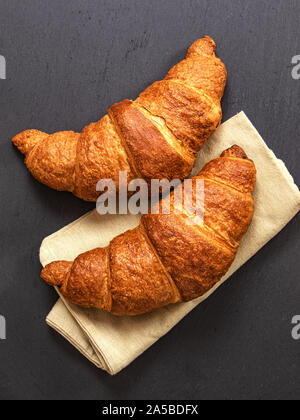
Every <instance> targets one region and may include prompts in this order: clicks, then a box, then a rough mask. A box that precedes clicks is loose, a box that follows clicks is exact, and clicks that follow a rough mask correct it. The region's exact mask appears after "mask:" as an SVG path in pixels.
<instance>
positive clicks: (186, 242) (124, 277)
mask: <svg viewBox="0 0 300 420" xmlns="http://www.w3.org/2000/svg"><path fill="white" fill-rule="evenodd" d="M196 179H201V180H203V182H204V193H205V199H204V223H203V224H201V225H200V224H199V225H197V224H192V223H190V221H189V220H190V215H189V214H188V213H186V212H185V211H184V209H183V213H181V214H180V213H179V212H176V208H175V206H173V207H172V205H171V212H170V214H147V215H145V216H143V217H142V219H141V223H140V225H139V226H138V227H137V228H136V229H134V230H131V231H128V232H126V233H125V234H123V235H120V236H118V237H117V238H115V239H114V240H113V241H112V242H111V243H110V245H109V246H108V247H106V248H97V249H94V250H92V251H89V252H86V253H84V254H82V255H79V257H77V258H76V259H75V261H74V262H68V261H55V262H53V263H51V264H49V265H47V266H46V267H45V268H44V269H43V271H42V273H41V277H42V279H43V280H45V281H46V282H47V283H48V284H50V285H52V286H57V287H59V288H60V291H61V293H62V295H63V296H64V297H65V298H67V299H68V300H70V301H71V302H73V303H75V304H77V305H80V306H83V307H94V308H99V309H103V310H105V311H107V312H110V313H112V314H113V315H118V316H131V315H139V314H143V313H146V312H149V311H152V310H154V309H157V308H160V307H162V306H165V305H168V304H171V303H176V302H185V301H189V300H192V299H195V298H197V297H199V296H202V295H203V294H205V293H206V292H208V291H209V290H210V289H211V288H212V287H213V286H214V285H215V284H216V283H217V282H219V281H220V279H221V278H222V277H223V276H224V275H225V273H226V272H227V271H228V269H229V267H230V266H231V264H232V262H233V260H234V258H235V255H236V253H237V250H238V246H239V241H240V240H241V238H242V236H243V235H244V234H245V233H246V231H247V229H248V227H249V225H250V223H251V221H252V218H253V214H254V202H253V197H252V194H251V192H252V191H253V189H254V187H255V183H256V169H255V165H254V163H253V162H252V161H251V160H249V159H248V158H247V156H246V154H245V152H244V151H243V150H242V149H241V148H240V147H238V146H233V147H232V148H231V149H229V150H227V151H225V152H223V154H222V155H221V157H220V158H218V159H215V160H213V161H211V162H210V163H208V164H207V165H206V166H205V167H204V168H203V169H202V171H201V172H200V173H199V175H198V176H197V177H195V178H193V180H196ZM193 193H194V194H195V189H193ZM172 194H174V191H173V193H172ZM194 198H195V197H193V199H194ZM170 201H171V203H173V205H174V202H175V201H174V200H170Z"/></svg>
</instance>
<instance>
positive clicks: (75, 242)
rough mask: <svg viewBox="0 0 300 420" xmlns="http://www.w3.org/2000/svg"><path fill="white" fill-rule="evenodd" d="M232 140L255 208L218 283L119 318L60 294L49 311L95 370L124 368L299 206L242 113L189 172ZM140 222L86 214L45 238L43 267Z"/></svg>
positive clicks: (287, 178)
mask: <svg viewBox="0 0 300 420" xmlns="http://www.w3.org/2000/svg"><path fill="white" fill-rule="evenodd" d="M233 144H238V145H240V146H241V147H243V148H244V150H245V151H246V153H247V155H248V156H249V158H251V159H253V160H254V162H255V165H256V168H257V187H256V189H255V204H256V208H255V216H254V219H253V222H252V224H251V227H250V229H249V231H248V233H247V234H246V235H245V237H244V238H243V240H242V242H241V245H240V249H239V252H238V255H237V257H236V259H235V261H234V263H233V265H232V267H231V269H230V271H229V273H228V274H227V275H226V276H225V277H224V278H223V279H222V282H221V283H219V284H218V285H217V286H215V287H214V288H213V290H211V291H210V292H209V293H208V294H206V295H205V296H203V297H201V298H199V299H196V300H194V301H192V302H188V303H184V304H176V305H170V306H168V307H165V308H162V309H159V310H156V311H154V312H152V313H150V314H146V315H142V316H138V317H133V318H130V317H124V318H117V317H114V316H111V315H110V314H107V313H105V312H102V311H100V310H94V309H82V308H80V307H77V306H75V305H73V304H71V303H69V302H67V301H65V300H64V299H63V298H60V299H59V301H58V302H57V304H56V305H55V306H54V308H53V309H52V311H51V312H50V314H49V315H48V317H47V323H48V324H49V325H50V326H51V327H53V328H54V329H55V330H56V331H58V332H59V333H60V334H62V335H63V336H64V337H65V338H66V339H67V340H69V341H70V342H71V343H72V344H73V345H74V346H75V347H76V348H77V349H78V350H79V351H80V352H81V353H82V354H83V355H84V356H86V357H87V358H88V359H89V360H90V361H92V362H93V363H94V364H95V365H96V366H98V367H99V368H101V369H104V370H106V371H107V372H109V373H110V374H116V373H118V372H119V371H120V370H122V369H123V368H125V367H126V366H127V365H128V364H129V363H131V362H132V361H133V360H134V359H135V358H136V357H138V356H139V355H140V354H142V353H143V352H144V351H145V350H146V349H147V348H149V347H150V346H151V345H152V344H153V343H155V342H156V341H157V340H158V339H159V338H160V337H162V336H163V335H165V334H166V333H167V332H168V331H169V330H170V329H171V328H172V327H174V325H176V324H177V323H178V322H179V321H180V320H181V319H182V318H183V317H184V316H185V315H187V314H188V313H189V312H190V311H191V310H192V309H193V308H195V306H197V305H198V304H199V303H201V302H203V301H204V300H205V299H206V298H207V297H208V296H209V295H211V294H212V293H213V292H214V291H215V290H216V289H217V288H218V287H219V286H220V285H221V284H222V283H223V282H224V281H225V280H227V279H228V278H229V277H230V276H231V275H232V274H233V273H234V272H235V271H236V270H237V269H238V268H239V267H241V265H243V264H244V263H245V262H246V261H247V260H249V259H250V258H251V257H252V256H253V255H254V254H255V253H256V252H258V250H259V249H260V248H262V247H263V246H264V245H265V244H266V243H267V242H268V241H269V240H270V239H271V238H273V237H274V236H275V235H276V234H277V233H278V232H280V230H282V229H283V228H284V226H285V225H286V224H287V223H288V222H289V221H290V220H291V219H292V218H293V217H294V216H295V215H296V214H297V213H298V211H299V210H300V192H299V190H298V188H297V186H296V185H295V184H294V181H293V179H292V177H291V175H290V174H289V172H288V170H287V169H286V167H285V165H284V163H283V162H282V161H281V160H279V159H277V158H276V156H275V155H274V153H273V152H272V151H271V150H270V149H269V148H268V147H267V146H266V144H265V143H264V141H263V140H262V138H261V137H260V135H259V134H258V132H257V131H256V130H255V128H254V127H253V125H252V124H251V123H250V121H249V120H248V119H247V117H246V115H245V114H244V113H240V114H239V115H237V116H235V117H234V118H231V119H230V120H229V121H227V122H226V123H224V124H223V125H222V126H221V127H220V128H219V129H218V130H217V132H216V133H215V134H214V135H213V138H212V139H211V140H210V141H209V142H208V143H207V144H206V145H205V147H204V148H203V149H202V150H201V152H200V155H199V158H198V160H197V162H196V166H195V169H194V171H193V173H194V174H195V173H197V172H198V171H199V170H200V169H201V168H202V167H203V166H204V164H205V163H207V162H209V161H210V160H211V159H213V158H216V157H217V156H219V155H220V154H221V152H222V151H223V150H225V149H227V148H229V147H230V146H232V145H233ZM138 223H139V217H138V216H132V215H127V216H99V215H98V213H97V212H96V211H93V212H90V213H88V214H87V215H85V216H83V217H82V218H80V219H79V220H77V221H75V222H74V223H72V224H71V225H69V226H67V227H65V228H64V229H62V230H60V231H59V232H57V233H54V234H53V235H51V236H49V237H48V238H46V239H45V240H44V241H43V243H42V246H41V250H40V259H41V263H42V265H43V266H45V265H46V264H48V263H50V262H51V261H54V260H60V259H66V260H73V259H74V258H75V257H76V256H77V255H78V254H80V253H82V252H85V251H87V250H89V249H92V248H95V247H101V246H106V245H107V244H108V243H109V241H110V240H111V239H112V238H113V237H115V236H116V235H118V234H120V233H123V232H124V231H126V230H128V229H132V228H134V227H135V226H136V225H137V224H138ZM258 293H259V291H258Z"/></svg>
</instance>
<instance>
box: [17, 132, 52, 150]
mask: <svg viewBox="0 0 300 420" xmlns="http://www.w3.org/2000/svg"><path fill="white" fill-rule="evenodd" d="M45 136H47V134H46V133H43V132H42V131H39V130H26V131H23V132H22V133H19V134H17V135H16V136H15V137H13V138H12V140H11V141H12V143H13V144H14V146H16V147H17V148H18V149H19V151H20V152H21V153H23V155H27V154H28V153H29V152H30V151H31V150H32V149H33V148H34V146H35V145H36V144H37V143H39V142H40V141H41V140H42V138H44V137H45Z"/></svg>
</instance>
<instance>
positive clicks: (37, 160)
mask: <svg viewBox="0 0 300 420" xmlns="http://www.w3.org/2000/svg"><path fill="white" fill-rule="evenodd" d="M215 48H216V45H215V43H214V41H213V40H212V39H211V38H210V37H205V38H202V39H199V40H197V41H196V42H195V43H194V44H193V45H192V46H191V47H190V49H189V50H188V53H187V56H186V58H185V59H184V60H183V61H181V62H180V63H178V64H177V65H176V66H175V67H173V68H172V69H171V70H170V71H169V73H168V74H167V76H166V77H165V79H164V80H162V81H160V82H155V83H154V84H152V85H151V86H150V87H149V88H148V89H146V90H145V92H143V93H142V94H141V95H140V96H139V98H138V99H137V100H136V101H129V100H125V101H123V102H121V103H119V104H115V105H113V106H112V107H111V108H110V109H109V111H108V114H107V115H105V116H104V117H103V118H102V119H101V120H100V121H98V122H96V123H92V124H90V125H88V126H87V127H85V128H84V129H83V131H82V132H81V133H80V134H79V133H74V132H72V131H65V132H59V133H55V134H52V135H48V134H46V133H43V132H41V131H38V130H27V131H24V132H22V133H20V134H18V135H17V136H15V137H14V138H13V139H12V142H13V143H14V145H15V146H16V147H18V149H19V150H20V151H21V152H22V153H24V154H25V156H26V158H25V163H26V165H27V167H28V169H29V171H30V172H31V173H32V175H33V176H34V177H35V178H36V179H37V180H38V181H40V182H42V183H43V184H45V185H47V186H49V187H51V188H54V189H56V190H60V191H62V190H63V191H70V192H72V193H73V194H74V195H76V196H77V197H79V198H82V199H84V200H87V201H96V200H97V197H98V195H99V193H98V192H97V191H96V185H97V183H98V181H100V180H101V179H112V180H114V181H115V183H116V185H117V186H118V182H119V171H127V174H128V182H130V181H131V180H132V179H134V178H137V177H138V178H144V179H146V180H147V182H150V180H151V179H153V178H155V179H163V178H167V179H169V180H171V179H175V178H178V179H185V178H186V177H187V176H188V175H189V174H190V172H191V170H192V167H193V164H194V160H195V157H196V154H197V152H198V151H199V150H200V148H201V147H202V146H203V144H204V143H205V142H206V140H207V139H208V138H209V137H210V136H211V135H212V133H213V132H214V131H215V130H216V128H217V127H218V126H219V125H220V123H221V119H222V110H221V106H220V101H221V98H222V96H223V92H224V88H225V84H226V78H227V73H226V68H225V66H224V64H223V63H222V62H221V60H220V59H219V58H217V57H216V55H215Z"/></svg>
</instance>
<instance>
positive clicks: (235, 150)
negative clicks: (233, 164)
mask: <svg viewBox="0 0 300 420" xmlns="http://www.w3.org/2000/svg"><path fill="white" fill-rule="evenodd" d="M221 157H237V158H240V159H248V156H247V154H246V152H245V151H244V149H243V148H242V147H240V146H238V145H237V144H234V145H233V146H231V147H230V148H229V149H227V150H225V151H224V152H223V153H222V154H221Z"/></svg>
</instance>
